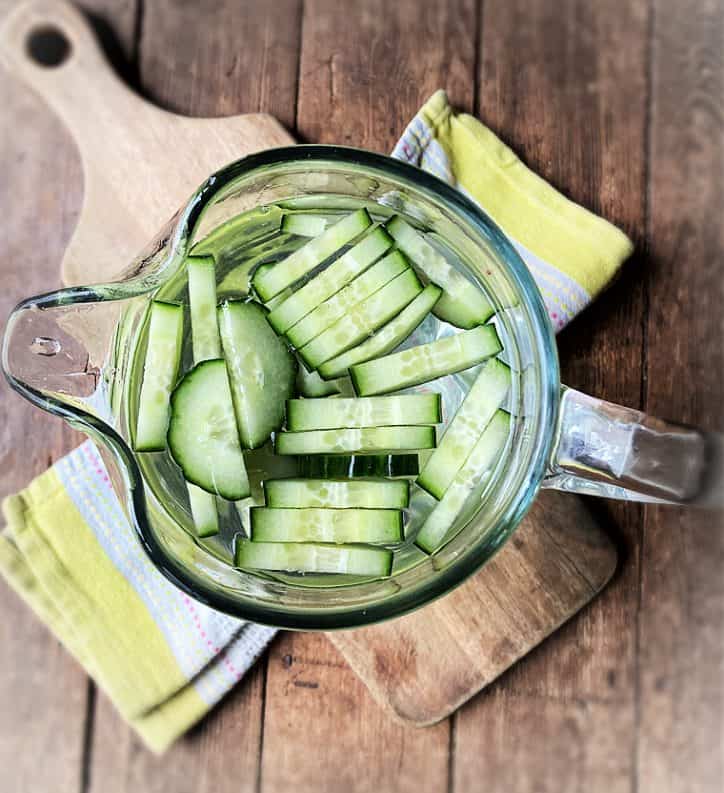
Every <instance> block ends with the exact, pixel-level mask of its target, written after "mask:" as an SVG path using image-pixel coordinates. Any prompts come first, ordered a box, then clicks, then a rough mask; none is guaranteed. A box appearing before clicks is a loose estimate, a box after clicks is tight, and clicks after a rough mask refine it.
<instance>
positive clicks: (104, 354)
mask: <svg viewBox="0 0 724 793" xmlns="http://www.w3.org/2000/svg"><path fill="white" fill-rule="evenodd" d="M305 197H307V198H308V199H309V200H310V202H319V201H320V200H324V198H325V197H329V198H330V199H333V200H334V202H335V203H337V204H339V203H343V202H344V200H345V199H354V200H355V201H360V200H362V201H365V202H370V204H371V205H372V204H373V205H374V206H377V207H386V208H387V209H388V210H389V211H390V212H396V213H400V214H402V215H403V216H407V217H409V218H411V219H413V220H415V221H417V222H421V223H422V224H424V226H425V227H426V228H427V229H429V230H430V231H431V232H433V233H435V234H437V235H439V236H440V238H442V239H444V240H446V241H447V242H448V243H449V244H450V246H451V247H452V248H453V249H454V250H455V251H456V253H457V254H458V255H459V257H460V260H461V262H462V264H463V266H464V268H465V269H466V270H467V274H468V276H469V277H470V278H472V279H474V280H480V279H481V276H482V275H483V273H484V274H485V281H486V283H487V285H488V293H489V294H490V293H492V294H493V295H499V296H507V299H506V302H505V305H513V304H514V305H515V308H514V309H507V310H502V311H499V313H498V315H497V316H496V322H497V324H498V331H499V333H500V334H501V337H503V338H504V339H505V348H506V351H507V354H508V358H509V360H508V361H507V362H508V363H509V364H510V365H511V367H512V369H513V371H514V372H515V387H514V394H513V412H514V413H515V414H516V416H517V418H516V421H515V422H514V430H513V432H512V435H511V439H510V440H509V446H508V450H507V453H506V454H505V456H504V459H503V460H501V462H500V464H499V465H498V466H497V468H496V470H495V472H494V474H493V475H492V477H491V478H490V481H489V482H488V484H487V486H486V489H485V504H484V509H480V508H479V507H480V504H482V500H481V502H480V504H477V505H474V506H477V508H474V509H472V510H471V512H472V514H469V515H468V518H469V519H468V520H467V522H466V525H465V526H464V528H463V529H462V530H461V531H460V532H459V533H458V534H457V535H456V536H454V538H453V539H452V540H451V541H450V542H448V543H447V544H446V545H444V546H443V547H442V548H441V549H439V550H438V551H437V552H435V553H434V554H432V555H430V556H428V555H424V554H422V553H420V557H419V558H416V559H415V560H414V563H411V564H409V565H407V566H403V567H402V568H401V569H399V570H393V575H392V576H391V577H390V578H387V579H384V580H375V581H361V582H358V583H354V584H351V585H344V586H343V585H335V584H332V585H330V586H326V587H324V588H319V587H316V588H315V587H307V586H303V585H299V584H298V583H296V582H294V581H293V580H286V579H284V578H283V577H277V578H265V577H263V576H259V575H254V574H250V573H247V572H245V571H242V570H239V569H236V568H234V567H233V565H232V564H230V563H229V559H226V558H224V557H223V554H219V553H218V552H216V551H215V550H214V548H213V547H210V546H208V545H205V544H204V543H201V542H199V541H198V540H197V539H196V538H195V537H194V535H193V533H192V532H190V531H189V530H188V524H189V519H188V507H187V506H186V504H185V500H184V498H183V496H182V495H180V493H182V492H183V491H179V492H176V491H174V490H173V489H170V488H169V487H168V486H167V484H166V482H165V480H164V479H163V478H161V477H159V476H158V475H157V474H156V473H155V469H154V468H153V467H152V466H149V465H148V464H147V463H146V460H145V459H144V456H143V454H135V453H134V452H133V451H132V450H131V443H130V438H131V432H130V427H131V426H132V425H133V421H134V415H133V410H134V408H133V392H134V386H133V384H134V382H135V381H136V378H137V376H138V373H137V369H138V355H137V351H138V349H139V345H140V340H141V339H142V336H143V333H144V330H145V329H146V327H147V322H148V311H149V306H150V301H151V297H152V295H154V294H156V293H157V291H158V290H159V289H161V290H163V291H164V293H165V294H169V295H171V296H173V294H174V289H175V288H176V286H177V285H180V284H183V283H184V282H185V277H184V270H185V267H184V260H185V258H186V256H187V254H188V252H189V250H190V248H191V246H192V245H193V243H194V241H195V240H198V239H200V238H202V237H204V236H205V235H206V234H207V233H208V232H209V231H211V230H213V229H214V228H216V227H217V226H219V225H220V224H221V223H223V222H225V221H226V220H228V219H230V218H231V217H234V216H236V215H238V214H239V213H242V212H248V211H251V210H255V211H256V212H257V221H258V224H259V228H261V229H264V228H265V224H267V223H268V224H269V228H272V227H273V224H274V213H273V212H272V211H271V209H270V207H274V206H275V205H278V204H279V203H280V202H290V201H297V202H299V201H301V202H303V201H304V200H305ZM179 288H180V287H179ZM511 297H512V298H513V299H510V298H511ZM501 305H502V304H501ZM2 366H3V370H4V372H5V375H6V377H7V379H8V381H9V382H10V384H11V386H12V387H13V388H14V389H15V390H16V391H18V392H19V393H20V394H21V395H22V396H24V397H25V398H26V399H28V400H30V401H31V402H32V403H34V404H36V405H38V406H39V407H41V408H43V409H44V410H47V411H49V412H51V413H54V414H56V415H58V416H60V417H62V418H64V419H65V420H66V421H68V422H69V423H70V424H71V425H72V426H74V427H75V428H77V429H80V430H82V431H84V432H86V433H87V434H88V435H90V436H91V437H92V438H93V439H94V441H95V442H96V443H97V444H98V445H99V446H100V447H101V449H102V450H104V451H106V452H109V453H110V455H111V456H112V459H113V461H114V462H115V466H113V469H114V470H113V475H112V478H113V481H114V486H115V488H116V491H117V493H118V495H119V497H120V499H121V502H122V503H123V504H124V505H125V509H126V511H127V514H128V517H129V520H130V521H131V524H132V525H133V526H134V528H135V530H136V532H137V534H138V537H139V540H140V542H141V543H142V545H143V547H144V548H145V550H146V552H147V553H148V555H149V557H150V558H151V560H152V561H153V563H154V564H155V565H156V566H157V568H158V569H159V570H160V571H161V572H162V573H163V574H164V575H166V576H167V577H168V578H169V579H170V580H171V581H172V582H173V583H174V584H176V585H177V586H179V587H181V588H182V589H184V590H185V591H186V592H187V593H188V594H189V595H191V596H193V597H195V598H197V599H199V600H201V601H203V602H205V603H207V604H208V605H210V606H212V607H214V608H216V609H218V610H220V611H224V612H227V613H229V614H232V615H235V616H238V617H243V618H245V619H250V620H253V621H256V622H262V623H267V624H271V625H276V626H280V627H285V628H296V629H323V630H329V629H333V628H345V627H352V626H358V625H363V624H366V623H370V622H374V621H378V620H381V619H387V618H390V617H394V616H397V615H399V614H402V613H404V612H406V611H409V610H411V609H413V608H417V607H419V606H421V605H423V604H424V603H426V602H428V601H429V600H431V599H433V598H435V597H437V596H439V595H442V594H444V593H445V592H447V591H449V590H450V589H451V588H453V587H454V586H456V585H457V584H459V583H461V582H462V581H463V580H464V579H465V578H466V577H467V576H469V575H470V574H471V573H473V572H475V571H476V570H477V569H478V568H479V567H480V566H481V565H483V564H484V563H485V562H486V561H487V560H488V559H490V557H491V556H492V555H493V554H494V553H495V552H496V550H498V549H499V548H500V547H501V546H502V545H503V543H504V542H505V541H506V540H507V539H508V538H509V537H510V535H511V534H512V532H513V531H514V530H515V528H516V526H517V525H518V524H519V523H520V521H521V519H522V518H523V516H524V515H525V513H526V511H527V510H528V508H529V507H530V506H531V503H532V501H533V499H534V498H535V496H536V493H537V492H538V490H539V488H542V487H544V488H557V489H560V490H566V491H569V492H577V493H587V494H593V495H599V496H607V497H611V498H620V499H630V500H638V501H661V502H669V503H678V504H687V503H707V504H711V503H712V502H714V501H715V500H716V497H717V496H718V495H719V494H720V493H721V489H722V488H721V477H720V468H719V453H718V439H717V438H715V437H714V436H713V435H710V434H705V433H703V432H700V431H697V430H695V429H691V428H686V427H682V426H677V425H674V424H670V423H667V422H663V421H660V420H658V419H653V418H651V417H649V416H646V415H644V414H642V413H640V412H639V411H635V410H631V409H629V408H625V407H620V406H617V405H612V404H610V403H607V402H602V401H601V400H598V399H595V398H593V397H589V396H586V395H584V394H582V393H580V392H578V391H574V390H572V389H569V388H567V387H565V386H563V385H561V383H560V379H559V369H558V359H557V355H556V345H555V340H554V336H553V331H552V328H551V325H550V322H549V319H548V316H547V313H546V310H545V307H544V304H543V300H542V298H541V295H540V293H539V291H538V289H537V287H536V284H535V282H534V280H533V278H532V276H531V274H530V272H529V271H528V270H527V268H526V267H525V265H524V264H523V262H522V260H521V259H520V257H519V256H518V254H517V253H516V251H515V250H514V248H513V247H512V245H511V244H510V242H509V241H508V240H507V239H506V237H505V236H504V234H503V233H502V232H501V231H500V230H499V229H498V228H497V226H496V225H495V224H494V223H493V222H492V221H491V220H490V218H488V217H487V216H486V215H485V214H484V213H483V212H482V211H481V210H480V209H479V208H478V207H477V206H475V205H474V204H473V203H472V202H470V201H469V200H468V199H466V198H465V197H464V196H463V195H462V194H460V193H459V192H458V191H456V190H454V189H453V188H451V187H450V186H449V185H447V184H445V183H443V182H441V181H439V180H438V179H436V178H435V177H433V176H431V175H430V174H428V173H426V172H424V171H421V170H419V169H417V168H414V167H412V166H409V165H406V164H404V163H401V162H399V161H397V160H394V159H392V158H390V157H385V156H382V155H377V154H372V153H370V152H366V151H361V150H356V149H349V148H342V147H336V146H294V147H289V148H281V149H273V150H269V151H265V152H262V153H259V154H256V155H252V156H250V157H247V158H245V159H243V160H240V161H238V162H236V163H233V164H231V165H229V166H228V167H226V168H224V169H223V170H221V171H219V172H218V173H216V174H214V175H213V176H211V177H209V179H208V180H207V181H206V182H205V183H204V184H203V185H202V186H201V187H200V188H199V189H198V191H197V192H196V193H195V194H194V195H193V196H192V197H191V199H190V200H189V202H188V203H187V204H186V206H185V207H183V208H182V209H181V210H180V211H179V212H178V213H177V214H176V215H175V216H174V217H173V218H172V219H171V220H170V221H169V223H168V224H167V225H166V227H165V228H164V229H163V230H162V231H161V232H160V233H159V235H158V236H157V238H156V239H155V240H154V241H153V242H152V243H151V244H150V246H149V247H148V248H147V250H146V251H144V252H143V254H142V255H140V256H139V257H138V258H137V259H136V260H135V261H134V262H133V263H132V264H131V265H130V267H128V268H127V269H126V270H125V271H124V272H123V273H122V274H121V275H120V277H119V278H118V280H117V281H115V282H113V283H109V284H102V285H96V286H87V287H73V288H70V289H63V290H60V291H57V292H52V293H50V294H46V295H42V296H39V297H34V298H30V299H28V300H25V301H23V302H22V303H20V304H19V305H18V306H17V307H16V309H15V310H14V312H13V314H12V315H11V317H10V319H9V321H8V325H7V329H6V332H5V337H4V342H3V354H2Z"/></svg>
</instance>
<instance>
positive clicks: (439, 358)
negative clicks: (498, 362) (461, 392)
mask: <svg viewBox="0 0 724 793" xmlns="http://www.w3.org/2000/svg"><path fill="white" fill-rule="evenodd" d="M502 349H503V346H502V345H501V343H500V339H499V338H498V334H497V332H496V330H495V328H494V327H493V326H492V325H481V326H479V327H477V328H473V329H472V330H464V331H461V332H460V333H456V334H454V335H453V336H446V337H445V338H442V339H438V340H437V341H432V342H430V343H429V344H421V345H420V346H418V347H410V348H408V349H407V350H402V351H401V352H396V353H393V354H392V355H386V356H384V357H382V358H376V359H375V360H373V361H367V362H365V363H361V364H356V365H355V366H353V367H351V368H350V370H349V373H350V377H351V378H352V384H353V385H354V389H355V391H356V392H357V393H358V394H359V395H360V396H370V395H372V394H386V393H389V392H390V391H399V390H400V389H402V388H408V387H410V386H414V385H418V384H420V383H427V382H429V381H430V380H435V379H436V378H438V377H442V376H443V375H448V374H454V373H455V372H461V371H463V370H464V369H469V368H470V367H471V366H475V365H476V364H479V363H481V362H482V361H484V360H485V359H486V358H492V356H494V355H497V354H498V353H499V352H500V351H501V350H502Z"/></svg>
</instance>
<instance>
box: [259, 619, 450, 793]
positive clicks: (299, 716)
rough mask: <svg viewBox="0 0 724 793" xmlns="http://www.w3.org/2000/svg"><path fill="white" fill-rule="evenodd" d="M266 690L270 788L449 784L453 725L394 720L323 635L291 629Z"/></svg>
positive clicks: (264, 779) (433, 788)
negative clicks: (422, 725)
mask: <svg viewBox="0 0 724 793" xmlns="http://www.w3.org/2000/svg"><path fill="white" fill-rule="evenodd" d="M266 691H267V703H268V707H267V709H266V716H265V719H264V744H263V746H264V754H263V758H262V773H261V792H262V793H278V791H282V790H285V789H287V788H289V787H291V786H293V787H294V790H295V791H300V793H342V791H344V793H376V791H383V790H384V791H387V790H390V791H393V790H394V791H395V793H428V791H429V793H438V792H439V791H444V790H445V789H446V787H447V776H448V741H449V736H448V724H447V722H443V723H442V724H439V725H437V726H436V727H431V728H428V729H426V730H416V729H414V728H412V727H409V726H404V725H401V724H397V723H395V722H393V721H392V720H391V719H390V718H389V716H388V715H387V714H386V713H385V712H384V711H382V710H381V709H380V708H378V707H377V705H376V704H375V703H374V701H373V700H372V698H371V697H370V695H369V693H368V692H367V690H366V689H365V687H364V685H363V684H362V683H361V682H360V680H359V678H358V677H357V676H356V675H355V674H354V672H352V670H351V669H350V668H349V666H348V665H347V663H346V662H345V661H344V659H343V658H342V656H341V655H340V654H339V653H338V652H337V651H336V650H335V649H334V648H333V647H332V646H331V645H330V644H329V642H328V641H327V640H326V639H325V638H324V637H323V636H322V635H320V634H294V633H286V634H284V635H283V637H282V638H281V639H280V640H279V641H278V642H277V643H276V644H275V645H274V647H273V648H272V651H271V654H270V659H269V670H268V676H267V689H266Z"/></svg>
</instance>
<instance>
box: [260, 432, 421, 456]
mask: <svg viewBox="0 0 724 793" xmlns="http://www.w3.org/2000/svg"><path fill="white" fill-rule="evenodd" d="M434 448H435V428H434V427H365V428H362V429H348V430H310V431H308V432H280V433H279V434H278V435H277V438H276V453H277V454H350V453H353V454H380V453H384V454H391V453H393V452H397V451H403V450H406V449H434Z"/></svg>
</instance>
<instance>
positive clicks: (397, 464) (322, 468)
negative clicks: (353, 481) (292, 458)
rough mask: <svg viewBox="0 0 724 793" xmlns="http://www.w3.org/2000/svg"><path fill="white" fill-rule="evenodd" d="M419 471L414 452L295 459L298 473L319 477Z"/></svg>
mask: <svg viewBox="0 0 724 793" xmlns="http://www.w3.org/2000/svg"><path fill="white" fill-rule="evenodd" d="M419 472H420V462H419V458H418V456H417V454H379V455H375V454H367V455H364V454H363V455H352V456H345V455H341V454H340V455H326V454H318V455H313V456H309V457H304V458H302V459H301V460H300V461H299V473H300V474H302V475H303V476H311V477H321V478H323V479H334V478H335V477H342V476H344V477H350V476H387V477H395V476H417V475H418V473H419Z"/></svg>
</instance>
